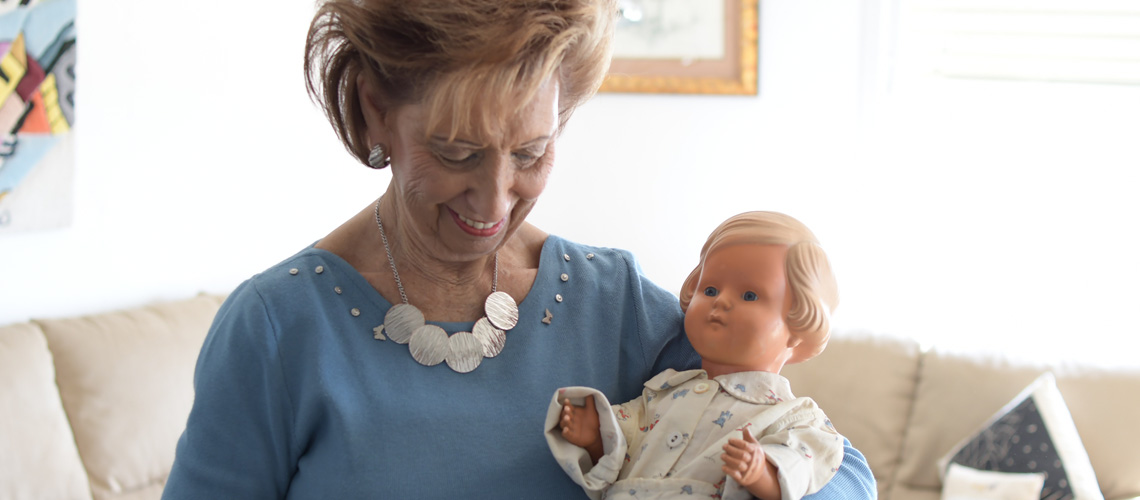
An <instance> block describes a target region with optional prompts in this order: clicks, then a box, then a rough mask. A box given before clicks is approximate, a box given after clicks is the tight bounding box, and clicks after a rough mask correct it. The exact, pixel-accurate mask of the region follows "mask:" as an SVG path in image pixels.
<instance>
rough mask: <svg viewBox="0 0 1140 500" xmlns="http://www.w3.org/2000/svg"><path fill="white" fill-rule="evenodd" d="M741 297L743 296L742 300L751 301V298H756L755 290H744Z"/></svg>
mask: <svg viewBox="0 0 1140 500" xmlns="http://www.w3.org/2000/svg"><path fill="white" fill-rule="evenodd" d="M743 297H744V300H747V301H749V302H751V301H753V300H756V298H757V297H756V292H744V296H743Z"/></svg>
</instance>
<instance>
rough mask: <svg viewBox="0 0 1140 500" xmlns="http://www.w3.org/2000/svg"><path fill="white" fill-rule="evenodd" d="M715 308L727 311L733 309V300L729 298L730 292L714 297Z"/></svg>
mask: <svg viewBox="0 0 1140 500" xmlns="http://www.w3.org/2000/svg"><path fill="white" fill-rule="evenodd" d="M713 309H720V310H722V311H727V310H729V309H732V301H731V300H729V299H728V294H724V293H722V294H719V295H717V296H716V298H714V299H713Z"/></svg>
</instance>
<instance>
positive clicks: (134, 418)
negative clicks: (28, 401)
mask: <svg viewBox="0 0 1140 500" xmlns="http://www.w3.org/2000/svg"><path fill="white" fill-rule="evenodd" d="M220 305H221V298H220V297H212V296H201V297H196V298H194V299H190V300H184V301H179V302H171V303H166V304H159V305H154V306H149V307H143V308H137V309H131V310H126V311H119V312H112V313H107V314H100V315H94V316H87V317H80V318H70V319H59V320H44V321H38V323H39V324H40V326H41V328H42V329H43V331H44V334H45V336H46V337H47V341H48V346H49V347H50V348H51V351H52V354H53V355H54V357H55V359H56V380H57V382H58V385H59V392H60V394H61V396H62V400H63V407H64V409H66V410H67V415H68V417H69V418H70V419H71V425H72V429H73V432H74V434H75V440H76V443H77V444H78V448H79V455H80V457H81V458H82V460H83V465H84V466H85V467H86V470H87V474H88V476H89V479H90V482H91V489H92V493H93V496H94V498H95V499H96V500H104V499H126V498H158V496H159V494H160V492H161V486H162V484H163V482H164V481H165V479H166V476H167V474H169V472H170V467H171V465H172V464H173V461H174V448H175V445H176V443H177V440H178V437H179V436H180V435H181V433H182V429H183V428H184V427H185V426H186V417H187V415H189V413H190V406H191V403H192V402H193V397H194V393H193V386H192V378H193V372H194V365H195V362H196V360H197V357H198V351H199V350H200V349H201V345H202V341H203V340H204V339H205V336H206V332H207V330H208V329H209V325H210V322H211V321H212V320H213V317H214V314H215V313H216V312H217V310H218V307H219V306H220Z"/></svg>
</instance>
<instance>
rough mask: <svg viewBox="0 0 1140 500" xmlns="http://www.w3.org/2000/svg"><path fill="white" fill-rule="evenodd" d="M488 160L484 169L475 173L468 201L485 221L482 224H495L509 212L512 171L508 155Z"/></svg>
mask: <svg viewBox="0 0 1140 500" xmlns="http://www.w3.org/2000/svg"><path fill="white" fill-rule="evenodd" d="M488 160H489V161H488V163H487V164H486V165H484V167H485V168H480V169H478V170H476V171H475V176H476V179H475V180H474V182H473V183H472V188H471V189H470V191H469V195H468V200H469V202H470V203H471V207H472V208H473V209H474V210H475V211H476V215H478V216H479V217H484V218H486V219H487V220H484V221H483V222H497V221H499V220H501V219H502V218H503V217H505V216H506V215H507V211H509V210H510V207H511V197H512V194H511V190H512V188H513V185H514V171H513V168H512V165H511V164H510V155H501V156H495V157H492V158H489V159H488Z"/></svg>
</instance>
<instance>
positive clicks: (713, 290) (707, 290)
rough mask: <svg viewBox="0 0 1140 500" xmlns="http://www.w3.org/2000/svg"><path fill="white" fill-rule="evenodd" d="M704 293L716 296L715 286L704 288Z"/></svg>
mask: <svg viewBox="0 0 1140 500" xmlns="http://www.w3.org/2000/svg"><path fill="white" fill-rule="evenodd" d="M705 295H707V296H709V297H716V287H715V286H710V287H708V288H705Z"/></svg>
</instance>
